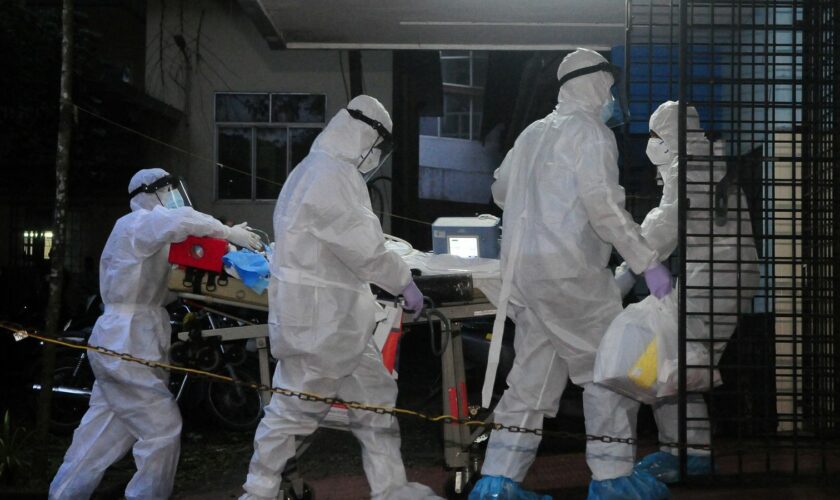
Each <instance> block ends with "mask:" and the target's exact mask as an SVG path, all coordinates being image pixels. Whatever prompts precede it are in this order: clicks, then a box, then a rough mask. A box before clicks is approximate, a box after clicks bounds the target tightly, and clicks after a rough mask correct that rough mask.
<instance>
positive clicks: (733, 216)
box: [615, 101, 759, 483]
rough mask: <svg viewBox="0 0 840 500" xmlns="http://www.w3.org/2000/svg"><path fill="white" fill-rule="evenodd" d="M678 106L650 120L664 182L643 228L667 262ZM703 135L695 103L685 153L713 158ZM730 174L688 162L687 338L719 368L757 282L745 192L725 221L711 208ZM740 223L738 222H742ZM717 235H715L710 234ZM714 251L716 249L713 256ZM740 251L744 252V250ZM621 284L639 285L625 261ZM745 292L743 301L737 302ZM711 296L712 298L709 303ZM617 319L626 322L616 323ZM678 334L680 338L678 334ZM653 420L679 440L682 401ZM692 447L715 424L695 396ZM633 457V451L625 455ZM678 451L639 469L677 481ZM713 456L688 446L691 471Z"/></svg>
mask: <svg viewBox="0 0 840 500" xmlns="http://www.w3.org/2000/svg"><path fill="white" fill-rule="evenodd" d="M678 113H679V103H678V102H675V101H668V102H665V103H663V104H662V105H660V106H659V107H658V108H657V109H656V111H655V112H654V113H653V115H651V117H650V124H649V125H650V135H651V137H650V140H649V141H648V146H647V155H648V158H649V159H650V161H651V162H652V163H653V164H654V165H655V166H656V168H657V170H658V172H659V175H660V176H661V177H662V181H663V191H662V199H661V200H660V202H659V206H658V207H656V208H654V209H653V210H651V211H650V212H649V213H648V214H647V216H646V217H645V220H644V222H643V223H642V235H643V236H644V237H645V239H646V240H647V241H648V242H649V243H650V244H651V245H653V247H654V248H655V249H656V250H657V252H658V253H659V255H660V257H661V258H662V259H663V260H664V259H667V258H668V256H670V255H671V253H672V252H673V251H674V250H675V249H676V248H677V243H678V227H679V226H678V210H679V204H678V202H677V200H678V198H677V191H678V179H677V176H678V171H679V161H678V157H677V154H678V149H677V148H678V146H679V135H678V134H679V132H678V128H679V121H678ZM713 151H714V150H713V149H712V148H711V147H710V144H709V141H708V140H707V139H706V137H704V134H703V130H702V128H701V126H700V117H699V115H698V114H697V110H696V109H695V108H694V107H693V106H686V153H687V154H688V155H690V156H706V157H710V156H713V155H714V153H713ZM725 174H726V163H725V162H723V161H719V160H718V161H712V162H710V161H708V160H706V161H703V160H695V161H691V162H689V163H688V165H687V169H686V180H687V186H686V190H687V195H688V200H689V210H688V212H687V216H686V217H687V220H686V276H687V277H686V311H687V316H686V322H687V325H686V331H687V333H688V336H689V338H692V337H693V338H703V339H711V338H714V339H715V340H717V342H715V343H714V347H713V351H712V353H711V354H712V356H711V362H712V363H714V365H717V362H718V361H719V360H720V356H721V355H722V354H723V349H724V348H725V347H726V341H727V340H728V339H729V337H731V336H732V333H733V331H734V329H735V326H736V323H737V319H738V318H737V315H738V314H739V313H741V312H749V311H750V302H751V299H752V297H753V295H755V291H756V287H757V286H758V283H759V271H758V254H757V252H756V248H755V243H754V241H753V237H752V226H751V222H750V216H749V211H748V207H747V201H746V198H745V196H744V194H743V192H741V190H740V189H734V188H732V187H733V186H730V189H729V192H728V196H727V200H726V218H725V220H723V219H720V218H718V221H716V217H715V212H714V206H713V205H712V203H711V200H712V199H713V196H712V195H714V194H715V191H716V189H720V187H718V186H719V183H720V181H721V179H723V177H724V175H725ZM739 221H740V224H739ZM710 235H711V236H710ZM710 249H714V250H713V251H711V252H710ZM739 249H740V250H739ZM615 279H616V282H617V283H618V285H619V287H620V288H621V291H622V294H624V295H626V294H627V293H629V291H630V290H631V289H632V287H633V284H634V283H635V276H634V274H633V272H632V271H631V270H630V269H628V265H627V264H626V263H622V264H621V265H620V266H618V267H617V268H616V272H615ZM739 294H740V300H739ZM710 295H712V296H714V301H711V300H709V297H710ZM616 321H620V317H619V319H617V320H616ZM675 335H676V333H675ZM653 409H654V416H655V418H656V425H657V427H658V428H659V441H660V442H661V443H676V442H677V441H678V439H677V438H678V424H677V422H678V420H677V403H676V401H675V398H666V399H664V400H662V401H661V402H658V403H657V404H656V405H654V408H653ZM686 410H687V417H688V419H689V420H688V423H687V425H688V435H687V443H688V444H689V445H708V444H709V442H710V441H709V438H710V436H709V420H708V418H709V417H708V411H707V409H706V403H705V401H704V400H703V397H702V395H700V394H690V395H689V396H688V403H687V407H686ZM627 452H628V453H630V451H629V450H628V451H627ZM677 453H678V449H676V448H671V447H668V446H663V447H662V448H661V451H659V452H656V453H653V454H651V455H648V456H647V457H645V458H643V459H642V460H641V461H640V462H639V463H638V464H637V465H636V470H640V471H641V470H643V471H647V472H649V473H650V474H652V475H653V476H654V477H656V478H658V479H660V480H661V481H663V482H666V483H671V482H676V481H678V480H679V461H678V459H677ZM709 453H710V452H709V451H707V450H702V449H698V448H689V449H688V473H689V474H698V475H699V474H708V473H710V472H711V469H712V468H711V458H710V456H709Z"/></svg>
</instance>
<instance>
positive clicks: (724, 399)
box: [614, 0, 840, 477]
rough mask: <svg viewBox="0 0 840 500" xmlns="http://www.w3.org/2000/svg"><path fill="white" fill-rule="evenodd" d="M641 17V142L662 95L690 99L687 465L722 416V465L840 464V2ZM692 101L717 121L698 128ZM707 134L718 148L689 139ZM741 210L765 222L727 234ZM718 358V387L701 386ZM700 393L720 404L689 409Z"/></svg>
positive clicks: (684, 367) (716, 436)
mask: <svg viewBox="0 0 840 500" xmlns="http://www.w3.org/2000/svg"><path fill="white" fill-rule="evenodd" d="M627 20H628V22H627V28H628V30H627V40H626V44H625V51H624V53H623V54H621V57H622V58H623V63H624V64H625V68H626V74H627V75H628V78H626V80H625V81H626V86H627V87H626V91H627V95H628V97H629V104H630V113H631V120H630V121H629V123H628V125H627V126H626V127H625V131H624V132H625V134H624V136H625V146H630V149H626V151H631V150H635V151H639V149H640V148H639V143H641V142H642V141H646V140H647V134H648V123H647V121H648V118H649V116H650V114H651V113H652V112H653V110H654V109H656V107H657V106H658V105H659V104H660V103H661V102H663V101H665V100H669V99H670V100H679V101H680V129H679V139H680V152H679V153H680V169H679V172H680V174H679V188H680V189H679V199H680V200H681V203H680V231H679V247H678V250H677V252H676V253H675V257H674V265H673V269H674V270H675V271H677V274H678V276H679V277H680V279H679V286H678V289H679V291H680V329H679V338H680V343H679V345H680V356H681V358H680V359H681V363H680V374H681V386H682V387H681V389H682V390H681V391H680V395H679V400H678V405H679V410H680V411H679V414H680V422H679V424H680V443H681V445H682V446H683V447H682V457H681V458H682V460H681V462H682V464H683V467H685V463H686V462H685V457H686V454H688V453H692V452H693V450H694V449H696V448H691V447H690V445H691V443H690V442H689V437H690V436H691V432H690V431H691V429H696V428H698V426H699V427H700V428H702V427H704V426H709V427H710V428H711V452H712V460H713V463H714V465H715V475H717V476H718V477H722V476H734V475H737V476H743V475H749V474H761V475H763V476H766V475H767V474H770V473H771V474H773V475H788V474H789V475H797V476H802V475H814V474H817V475H825V474H827V473H829V472H833V471H837V470H840V325H839V324H838V322H837V321H836V320H835V318H834V313H835V311H837V310H840V309H838V307H837V306H838V300H840V277H838V276H837V275H836V274H835V271H834V268H835V263H837V260H838V256H840V252H839V251H840V247H838V245H840V243H839V242H838V241H839V240H840V237H838V236H839V235H838V233H837V231H836V229H837V227H838V220H837V219H836V214H837V212H838V200H840V178H838V177H837V175H838V173H837V172H838V168H840V162H839V161H838V159H839V158H840V157H839V156H838V148H840V60H839V59H840V55H838V45H840V41H838V39H837V33H838V30H840V2H838V1H836V0H823V1H820V0H812V1H790V0H788V1H772V0H768V1H757V0H705V1H692V0H684V1H682V2H680V1H670V0H632V1H628V2H627ZM615 58H616V56H615V54H614V60H615ZM619 62H622V61H619ZM686 105H692V106H694V107H696V109H697V110H698V112H699V115H700V118H701V123H702V128H703V130H702V131H696V130H690V129H689V130H687V123H688V122H687V120H686ZM700 132H703V133H705V134H706V135H707V137H709V138H710V139H712V142H711V143H710V144H712V146H710V147H709V148H708V150H707V151H705V152H703V153H702V154H699V153H698V151H697V150H696V149H695V150H691V148H689V147H688V146H687V145H686V144H687V139H688V138H690V137H691V134H695V133H700ZM634 144H635V146H634ZM626 158H628V160H627V161H631V162H632V161H636V162H646V161H647V160H646V159H645V158H643V157H642V156H641V155H638V154H637V155H635V156H633V155H628V156H626ZM648 166H649V165H648ZM628 167H629V168H630V171H640V170H641V169H642V168H643V167H642V166H639V165H635V166H634V165H629V166H628V165H627V164H625V171H626V170H627V168H628ZM692 172H694V173H697V172H701V174H700V175H695V174H692ZM698 179H699V180H698ZM698 192H700V193H702V194H703V195H702V196H705V197H706V198H707V199H706V200H705V201H704V200H703V199H702V196H700V197H698V195H697V193H698ZM733 193H734V196H733ZM739 194H740V195H739ZM733 200H734V201H733ZM733 218H734V219H738V220H741V221H742V222H743V221H745V220H747V219H749V221H750V222H749V223H746V224H738V223H736V224H735V226H736V227H737V228H738V229H737V231H736V233H735V234H733V233H731V231H730V232H728V233H725V232H724V231H723V229H722V228H723V227H724V226H725V225H726V224H725V222H726V220H727V219H728V220H730V221H731V220H732V219H733ZM703 220H705V221H707V223H706V224H703V223H699V224H698V223H697V221H703ZM698 227H701V228H704V229H703V230H702V231H700V232H699V233H698V229H697V228H698ZM731 227H732V226H730V228H731ZM724 233H725V234H724ZM751 235H752V238H751V237H750V236H751ZM753 241H754V242H755V249H756V252H755V254H752V255H757V263H758V266H757V267H758V270H759V276H758V279H756V280H753V279H751V278H749V277H748V273H745V272H744V270H745V269H748V268H750V266H752V265H754V264H753V263H754V262H755V257H749V255H751V254H750V252H748V251H746V249H747V247H748V246H749V245H752V244H753ZM703 247H705V248H703ZM726 248H735V249H736V250H737V251H734V252H729V253H727V252H726V251H725V249H726ZM750 260H752V262H750ZM698 347H702V349H705V350H706V351H707V355H706V356H705V358H703V357H700V358H698V357H697V356H696V354H697V352H700V351H698ZM716 350H717V351H718V352H717V354H718V356H715V355H709V353H714V352H715V351H716ZM687 358H688V360H689V362H688V363H686V359H687ZM698 359H701V360H702V361H697V360H698ZM692 363H693V364H692ZM716 369H717V370H719V373H720V375H721V378H722V380H723V383H722V385H718V386H717V387H716V388H715V389H714V390H712V391H711V392H709V391H704V392H692V391H691V390H688V389H687V388H686V386H685V384H686V383H688V380H689V379H690V378H691V377H697V376H698V374H703V375H704V376H708V377H709V378H712V377H714V376H715V375H716V374H717V373H718V372H716V371H715V370H716ZM697 397H703V398H704V399H705V402H706V403H707V406H708V416H706V415H703V414H702V413H701V414H699V415H698V414H697V413H696V412H695V413H692V412H691V411H687V406H688V405H687V404H686V402H687V401H692V400H695V399H693V398H697ZM686 444H689V447H686ZM683 477H685V476H683Z"/></svg>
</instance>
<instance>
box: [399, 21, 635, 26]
mask: <svg viewBox="0 0 840 500" xmlns="http://www.w3.org/2000/svg"><path fill="white" fill-rule="evenodd" d="M400 25H401V26H521V27H528V28H624V23H561V22H524V21H522V22H517V21H514V22H507V21H400Z"/></svg>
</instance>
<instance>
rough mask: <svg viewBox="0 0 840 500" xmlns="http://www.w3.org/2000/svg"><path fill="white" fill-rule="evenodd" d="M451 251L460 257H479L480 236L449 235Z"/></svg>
mask: <svg viewBox="0 0 840 500" xmlns="http://www.w3.org/2000/svg"><path fill="white" fill-rule="evenodd" d="M447 241H448V243H449V253H451V254H452V255H456V256H458V257H478V236H449V237H448V238H447Z"/></svg>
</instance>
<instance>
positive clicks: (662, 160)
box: [645, 137, 674, 165]
mask: <svg viewBox="0 0 840 500" xmlns="http://www.w3.org/2000/svg"><path fill="white" fill-rule="evenodd" d="M645 153H647V156H648V158H650V161H651V163H653V164H654V165H665V164H666V163H670V162H671V160H672V159H673V157H674V153H672V152H671V150H670V149H669V148H668V145H667V144H665V140H664V139H661V138H657V137H651V138H650V139H648V143H647V148H645Z"/></svg>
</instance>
